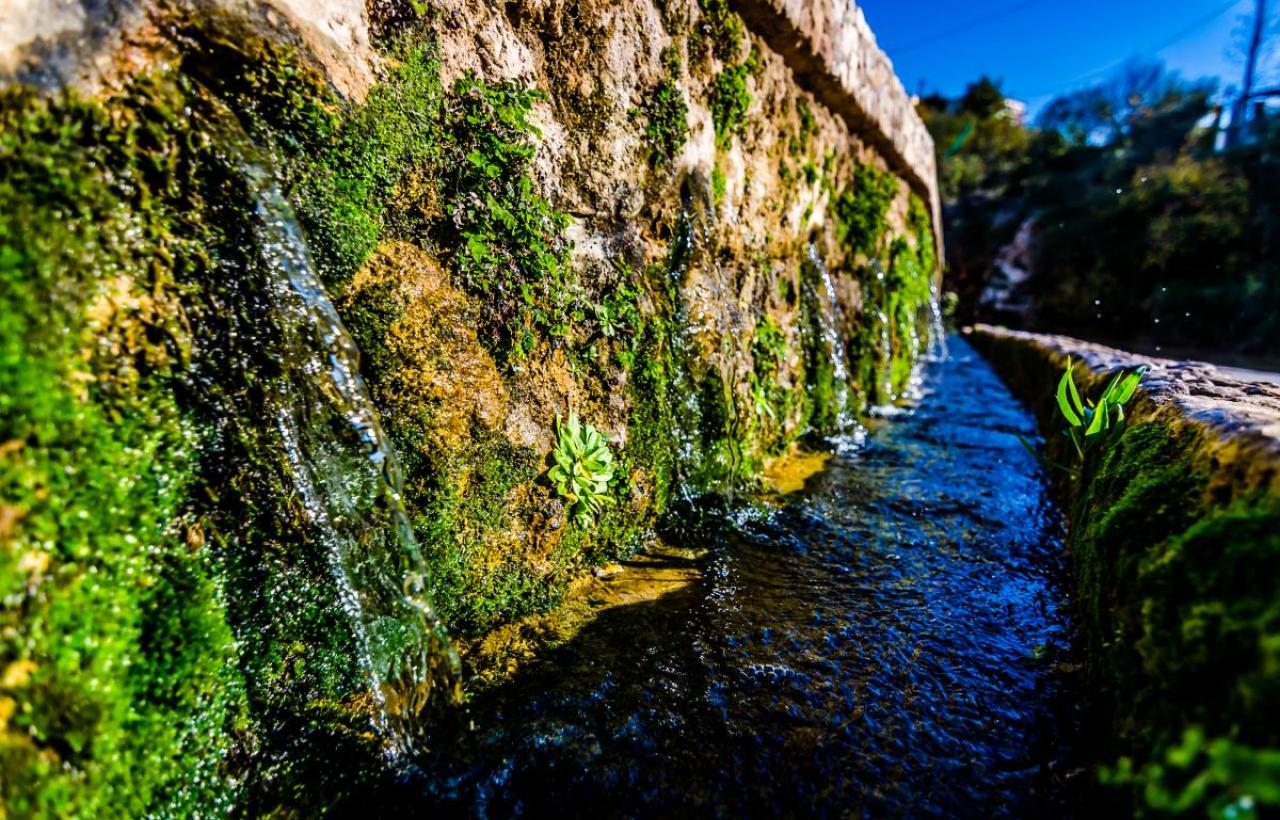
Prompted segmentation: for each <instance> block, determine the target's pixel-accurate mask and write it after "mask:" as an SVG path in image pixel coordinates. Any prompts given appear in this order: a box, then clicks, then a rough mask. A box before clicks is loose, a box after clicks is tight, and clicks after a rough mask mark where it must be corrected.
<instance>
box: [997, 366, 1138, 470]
mask: <svg viewBox="0 0 1280 820" xmlns="http://www.w3.org/2000/svg"><path fill="white" fill-rule="evenodd" d="M1072 369H1073V363H1072V361H1071V357H1069V356H1068V357H1067V367H1066V370H1065V372H1063V374H1062V378H1061V379H1060V380H1059V381H1058V390H1057V393H1056V398H1057V400H1058V410H1059V412H1061V413H1062V417H1063V418H1064V419H1065V420H1066V422H1067V425H1068V426H1067V429H1066V430H1064V431H1063V435H1065V436H1066V437H1067V438H1069V439H1070V440H1071V445H1072V447H1073V448H1075V452H1076V459H1077V463H1079V464H1083V463H1084V462H1085V461H1086V460H1087V459H1088V457H1089V453H1091V452H1093V451H1095V450H1097V449H1099V448H1105V447H1110V446H1111V445H1112V444H1114V443H1115V442H1116V441H1117V440H1119V438H1120V436H1121V434H1123V433H1124V426H1125V416H1124V405H1125V404H1126V403H1127V402H1128V401H1129V400H1130V399H1132V398H1133V395H1134V393H1136V392H1137V390H1138V384H1139V382H1141V381H1142V377H1143V375H1144V374H1145V373H1146V372H1147V368H1146V365H1143V366H1141V367H1138V368H1135V369H1134V370H1131V371H1128V372H1125V371H1124V370H1118V371H1116V373H1115V375H1113V376H1112V377H1111V381H1109V382H1107V386H1106V388H1105V389H1104V390H1103V391H1102V395H1100V396H1098V400H1097V401H1096V402H1094V401H1090V400H1088V399H1083V400H1082V399H1081V397H1080V390H1079V389H1078V388H1077V387H1076V381H1075V377H1074V375H1073V374H1072ZM1018 439H1019V441H1021V442H1022V444H1023V446H1024V447H1026V448H1027V449H1029V450H1031V452H1032V453H1033V454H1034V455H1035V456H1036V458H1039V459H1041V461H1044V463H1046V464H1048V465H1049V466H1051V467H1058V468H1059V469H1065V470H1067V472H1069V473H1071V474H1072V475H1073V476H1074V475H1076V474H1077V471H1076V470H1073V469H1070V468H1066V467H1062V466H1061V465H1058V464H1054V463H1052V462H1049V461H1045V460H1044V459H1043V457H1042V456H1040V454H1039V453H1036V451H1035V449H1034V448H1033V447H1031V445H1030V444H1029V443H1028V442H1027V441H1026V439H1023V438H1022V437H1021V436H1019V437H1018Z"/></svg>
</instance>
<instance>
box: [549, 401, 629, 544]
mask: <svg viewBox="0 0 1280 820" xmlns="http://www.w3.org/2000/svg"><path fill="white" fill-rule="evenodd" d="M556 432H557V435H558V440H557V442H556V447H555V449H554V450H553V451H552V452H551V457H552V459H553V460H554V461H555V464H554V465H552V467H551V469H550V470H548V471H547V477H548V478H550V479H551V480H552V481H553V482H554V483H555V485H556V491H557V492H558V493H559V494H560V495H561V496H563V497H564V498H566V499H568V500H569V502H570V505H569V514H570V515H571V516H573V518H574V520H575V521H577V522H578V524H579V525H581V526H583V527H589V526H591V525H592V524H593V523H594V522H595V518H596V515H597V514H598V513H599V512H600V510H601V508H603V507H605V506H608V505H610V504H613V503H614V501H613V498H611V497H610V496H609V482H610V481H612V480H613V453H611V452H610V451H609V444H608V442H607V441H606V440H605V437H604V435H603V434H601V432H600V431H599V430H597V429H596V428H594V427H592V426H591V425H590V424H583V423H582V422H581V421H579V420H578V415H577V413H574V412H573V411H572V410H570V411H569V420H568V421H565V420H563V419H561V418H560V416H559V415H557V416H556Z"/></svg>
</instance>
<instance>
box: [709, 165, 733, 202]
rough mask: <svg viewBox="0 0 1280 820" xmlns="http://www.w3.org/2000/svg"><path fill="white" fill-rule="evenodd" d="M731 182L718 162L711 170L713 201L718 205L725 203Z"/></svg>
mask: <svg viewBox="0 0 1280 820" xmlns="http://www.w3.org/2000/svg"><path fill="white" fill-rule="evenodd" d="M728 185H729V182H728V180H727V179H726V178H725V175H724V170H723V169H722V168H721V167H720V163H719V162H717V163H716V164H715V165H714V166H713V167H712V168H711V201H712V202H714V203H715V204H716V205H719V204H721V203H723V202H724V195H725V192H726V191H727V190H728Z"/></svg>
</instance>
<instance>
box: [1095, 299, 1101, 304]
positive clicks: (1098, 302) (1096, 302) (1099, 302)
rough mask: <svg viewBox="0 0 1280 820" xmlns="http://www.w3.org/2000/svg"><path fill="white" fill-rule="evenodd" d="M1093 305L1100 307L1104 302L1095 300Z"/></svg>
mask: <svg viewBox="0 0 1280 820" xmlns="http://www.w3.org/2000/svg"><path fill="white" fill-rule="evenodd" d="M1093 303H1094V304H1095V305H1100V304H1102V300H1101V299H1094V300H1093Z"/></svg>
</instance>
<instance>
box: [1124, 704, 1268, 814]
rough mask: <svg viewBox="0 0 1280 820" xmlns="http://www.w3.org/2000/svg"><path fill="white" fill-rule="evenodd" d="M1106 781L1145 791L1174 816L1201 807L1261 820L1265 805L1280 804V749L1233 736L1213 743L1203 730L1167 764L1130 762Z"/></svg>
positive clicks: (1151, 803)
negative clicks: (1246, 742) (1138, 765)
mask: <svg viewBox="0 0 1280 820" xmlns="http://www.w3.org/2000/svg"><path fill="white" fill-rule="evenodd" d="M1101 777H1102V782H1104V783H1108V784H1113V785H1134V786H1138V787H1140V788H1141V789H1142V794H1143V797H1144V798H1145V800H1146V804H1147V806H1148V807H1149V808H1151V809H1154V810H1156V811H1158V812H1162V813H1169V814H1183V813H1189V812H1193V811H1195V810H1197V809H1199V810H1200V811H1202V812H1204V814H1206V815H1207V816H1209V817H1221V818H1236V819H1237V820H1243V819H1244V818H1252V817H1258V816H1259V811H1258V809H1259V808H1261V807H1274V806H1280V750H1277V749H1253V748H1250V747H1248V746H1245V745H1242V744H1239V743H1236V742H1235V741H1233V740H1231V739H1230V738H1226V737H1218V738H1213V739H1209V738H1207V737H1206V736H1205V732H1204V729H1203V728H1201V727H1199V726H1192V727H1189V728H1187V729H1186V730H1185V731H1184V732H1183V735H1182V743H1181V744H1179V745H1177V746H1172V747H1170V748H1169V749H1168V750H1167V751H1166V753H1165V756H1164V760H1163V761H1152V762H1150V763H1148V764H1146V765H1145V766H1143V767H1141V768H1136V767H1135V766H1134V765H1133V762H1132V761H1131V760H1130V759H1129V758H1127V757H1126V758H1122V759H1121V760H1120V761H1119V763H1118V764H1117V765H1116V766H1114V767H1105V768H1103V770H1102V772H1101Z"/></svg>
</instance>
